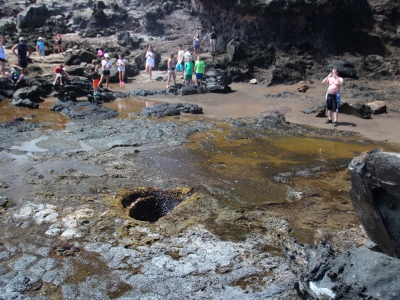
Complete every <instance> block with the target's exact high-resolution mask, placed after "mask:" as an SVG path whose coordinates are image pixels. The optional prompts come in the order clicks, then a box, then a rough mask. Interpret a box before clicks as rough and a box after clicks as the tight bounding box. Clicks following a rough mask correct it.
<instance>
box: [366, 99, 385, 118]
mask: <svg viewBox="0 0 400 300" xmlns="http://www.w3.org/2000/svg"><path fill="white" fill-rule="evenodd" d="M367 106H368V107H369V108H370V110H371V113H372V114H374V115H378V114H384V113H387V110H386V102H385V101H379V100H377V101H372V102H370V103H367Z"/></svg>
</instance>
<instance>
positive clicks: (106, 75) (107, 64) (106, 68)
mask: <svg viewBox="0 0 400 300" xmlns="http://www.w3.org/2000/svg"><path fill="white" fill-rule="evenodd" d="M101 66H102V68H103V73H102V74H101V77H100V81H99V84H98V85H97V87H99V86H100V84H101V83H102V82H103V80H104V79H105V80H106V88H107V89H108V83H109V81H110V74H111V66H112V63H111V61H110V56H109V55H108V53H104V59H103V60H102V61H101Z"/></svg>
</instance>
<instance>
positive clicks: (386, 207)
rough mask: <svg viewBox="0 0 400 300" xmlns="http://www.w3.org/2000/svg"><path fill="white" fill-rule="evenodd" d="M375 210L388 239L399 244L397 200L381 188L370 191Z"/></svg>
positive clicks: (399, 231) (399, 216) (399, 228)
mask: <svg viewBox="0 0 400 300" xmlns="http://www.w3.org/2000/svg"><path fill="white" fill-rule="evenodd" d="M372 197H373V199H374V206H375V209H376V210H377V211H378V212H379V214H380V216H381V218H382V221H383V224H384V225H385V227H386V230H387V232H388V233H389V235H390V237H391V238H392V239H393V240H394V241H395V242H396V244H397V245H399V244H400V210H398V207H399V204H400V203H399V199H397V198H396V197H395V196H393V195H391V194H389V193H388V191H387V190H385V189H383V188H375V189H372Z"/></svg>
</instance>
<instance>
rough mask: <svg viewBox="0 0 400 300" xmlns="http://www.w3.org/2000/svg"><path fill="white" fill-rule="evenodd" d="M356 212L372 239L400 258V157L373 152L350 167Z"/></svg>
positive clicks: (393, 154) (355, 161) (377, 151)
mask: <svg viewBox="0 0 400 300" xmlns="http://www.w3.org/2000/svg"><path fill="white" fill-rule="evenodd" d="M349 172H350V179H351V184H352V185H351V189H350V195H351V200H352V202H353V206H354V210H355V211H356V213H357V215H358V218H359V219H360V221H361V223H362V225H363V226H364V228H365V231H366V232H367V233H368V235H369V237H370V238H371V239H372V240H373V241H374V242H375V243H376V244H378V246H379V247H381V248H382V249H383V250H384V251H385V253H386V254H388V255H390V256H394V257H400V197H399V195H400V154H398V153H389V152H383V151H382V150H380V149H379V150H374V151H371V152H364V153H362V154H361V155H360V156H358V157H356V158H354V159H353V160H352V161H351V163H350V164H349Z"/></svg>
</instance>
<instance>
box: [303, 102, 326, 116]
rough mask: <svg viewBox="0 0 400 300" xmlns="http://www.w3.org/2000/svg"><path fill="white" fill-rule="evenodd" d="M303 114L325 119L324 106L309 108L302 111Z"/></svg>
mask: <svg viewBox="0 0 400 300" xmlns="http://www.w3.org/2000/svg"><path fill="white" fill-rule="evenodd" d="M303 113H305V114H307V115H309V114H315V116H316V117H319V118H323V117H326V105H319V106H317V107H310V108H307V109H305V110H303Z"/></svg>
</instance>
